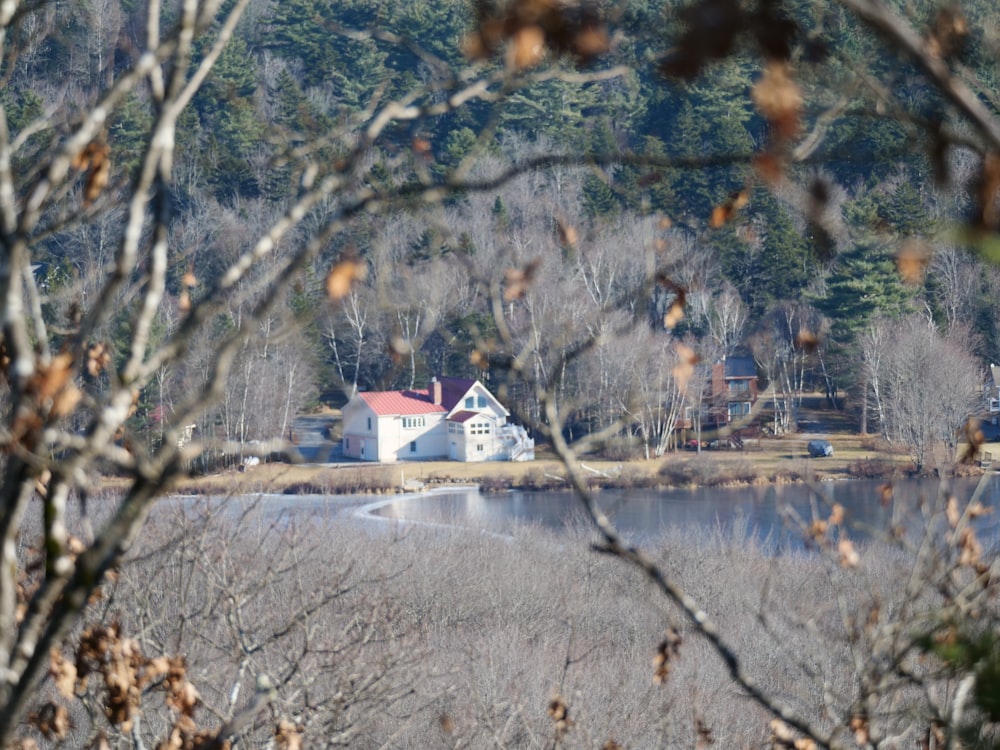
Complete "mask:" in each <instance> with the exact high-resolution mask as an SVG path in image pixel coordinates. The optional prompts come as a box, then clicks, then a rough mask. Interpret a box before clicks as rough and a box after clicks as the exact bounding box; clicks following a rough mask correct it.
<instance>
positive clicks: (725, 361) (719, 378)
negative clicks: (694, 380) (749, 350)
mask: <svg viewBox="0 0 1000 750" xmlns="http://www.w3.org/2000/svg"><path fill="white" fill-rule="evenodd" d="M699 376H700V377H702V378H704V379H705V385H706V387H705V390H704V397H703V399H702V401H701V403H700V404H695V405H692V406H689V407H687V409H686V410H685V413H684V418H683V419H679V420H678V421H677V429H678V430H691V429H699V428H700V429H703V430H715V429H718V428H719V427H723V426H725V425H727V424H730V423H732V422H734V421H738V420H740V419H744V418H746V417H749V416H750V413H751V411H752V409H753V405H754V404H755V403H756V402H757V365H756V364H755V363H754V361H753V358H752V357H723V358H722V359H720V360H719V361H718V362H716V363H715V364H713V365H712V366H711V367H708V366H703V367H700V368H699V369H698V374H696V376H695V377H699ZM699 412H700V414H701V424H700V425H698V424H697V423H696V417H697V415H698V413H699Z"/></svg>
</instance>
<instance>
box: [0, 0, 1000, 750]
mask: <svg viewBox="0 0 1000 750" xmlns="http://www.w3.org/2000/svg"><path fill="white" fill-rule="evenodd" d="M998 60H1000V38H998V28H997V12H996V10H995V8H994V7H993V6H992V5H991V4H990V3H988V2H987V1H986V0H978V2H974V1H971V0H970V2H967V3H965V4H964V5H963V6H962V7H959V6H958V5H950V4H949V5H943V6H940V7H938V6H936V5H934V4H932V3H930V2H928V1H925V0H917V1H916V2H905V3H904V2H899V3H897V4H896V5H894V6H890V5H888V4H886V3H885V2H883V0H746V1H745V2H744V1H741V0H693V1H691V2H686V3H683V4H678V5H676V6H666V5H656V4H652V3H647V2H643V0H622V1H621V2H603V3H599V2H595V3H593V4H589V3H580V2H561V1H559V0H509V1H507V2H495V3H494V2H486V1H485V0H484V1H483V2H476V3H472V4H470V5H464V4H460V3H457V2H448V1H447V0H442V1H440V2H438V1H437V0H435V1H434V2H430V1H427V2H419V0H414V1H408V0H398V2H397V1H393V0H390V1H389V2H375V1H374V0H371V1H370V2H364V3H362V2H351V1H350V0H347V1H345V2H320V1H319V0H273V2H270V1H267V0H88V1H86V2H61V1H57V0H52V1H48V0H41V2H34V0H3V1H2V2H0V82H2V86H0V336H2V338H0V677H2V679H0V747H2V748H4V750H6V749H7V748H18V749H20V750H31V749H32V748H39V747H46V748H48V747H73V748H76V747H92V748H144V747H157V748H173V749H176V750H183V749H185V748H219V749H221V748H228V747H232V746H236V745H237V744H238V745H239V746H240V747H244V746H245V747H249V748H271V747H279V748H286V749H288V750H291V749H292V748H299V747H314V746H316V747H337V746H341V747H398V746H413V747H418V746H419V747H434V746H438V745H440V746H448V747H458V746H468V747H478V746H480V745H486V744H490V745H495V746H497V747H517V748H523V747H539V748H541V747H552V748H554V747H598V746H603V747H605V748H608V749H609V750H611V748H618V747H622V746H627V747H647V746H662V747H682V746H694V747H700V748H704V747H706V746H708V745H710V744H712V743H713V742H714V741H715V738H716V737H717V738H718V746H720V747H721V746H727V747H728V746H738V747H762V748H763V747H768V748H775V749H776V750H777V749H783V750H788V749H789V748H797V749H799V750H805V749H807V748H831V749H832V748H837V749H842V748H845V749H846V748H866V749H869V748H870V749H874V748H880V749H885V750H889V749H890V748H897V747H924V748H928V749H930V748H951V749H953V750H954V749H956V748H959V747H964V748H973V747H982V748H986V747H996V746H997V738H998V737H1000V709H998V707H997V700H996V696H997V695H998V694H1000V688H998V682H1000V681H998V677H997V676H998V675H1000V648H998V645H997V642H996V641H997V638H996V633H997V632H998V630H997V623H1000V611H998V610H997V602H998V601H1000V588H998V586H1000V560H998V557H997V554H996V549H995V548H996V533H995V532H996V529H995V527H992V528H990V527H984V525H983V520H982V517H983V516H986V515H988V514H989V511H990V509H991V508H990V503H991V502H993V501H992V500H991V498H990V497H989V496H988V494H987V488H988V480H984V481H983V482H982V483H980V484H979V485H977V486H976V487H975V488H971V487H970V488H968V492H969V495H968V497H959V496H958V493H957V492H956V491H955V487H957V486H958V485H955V484H949V482H948V479H947V476H948V474H949V467H947V466H943V465H942V466H938V465H936V464H935V465H934V466H933V468H935V469H940V470H941V474H940V475H941V476H942V477H945V478H946V479H945V480H943V481H942V483H941V484H940V486H939V488H938V491H937V492H926V493H925V491H924V489H921V490H920V491H919V492H918V493H916V494H918V495H919V497H918V498H917V499H916V500H914V501H913V502H909V503H907V502H906V501H901V500H898V498H897V497H896V496H894V488H893V487H892V486H891V485H883V486H881V487H879V488H878V490H877V493H878V496H877V497H872V498H869V499H868V500H870V502H871V504H872V505H873V506H874V505H877V506H878V507H879V508H882V509H883V510H885V518H886V521H885V527H884V528H883V529H873V528H871V524H869V523H867V522H865V523H864V526H863V527H862V525H861V524H860V523H858V522H857V519H856V518H853V517H852V511H850V510H849V509H847V508H845V507H843V506H842V505H840V504H838V503H834V502H833V501H832V499H831V498H830V497H829V496H827V495H825V494H824V493H823V492H822V488H821V487H810V488H809V491H810V492H812V493H813V494H812V495H811V496H810V513H809V515H808V516H805V517H800V516H799V515H798V514H796V513H794V511H792V512H790V513H789V515H788V517H787V520H788V522H789V523H790V524H791V527H792V528H793V529H796V530H798V531H799V532H800V533H799V535H798V538H799V539H800V540H801V544H802V549H796V550H794V551H791V550H788V551H781V554H782V557H781V558H780V559H778V558H773V557H770V556H769V555H768V554H764V551H763V550H760V549H756V548H755V546H754V544H753V543H751V542H749V541H747V540H749V539H750V538H751V537H752V533H749V534H748V535H747V536H746V538H745V539H744V536H743V533H742V532H737V533H736V534H735V535H734V536H733V537H732V538H724V534H723V533H722V532H719V533H718V534H716V533H714V532H713V534H712V535H711V539H709V538H707V537H706V538H705V539H701V538H694V537H691V536H690V534H688V533H687V530H685V532H684V536H685V538H684V539H682V540H678V542H677V543H674V542H673V541H670V540H666V541H664V543H663V544H664V546H663V549H664V554H663V555H662V556H658V555H652V554H649V553H646V552H644V551H643V550H642V549H641V548H640V547H639V546H638V544H639V543H638V542H636V541H633V540H629V539H626V538H623V537H622V535H621V534H619V532H618V531H617V530H616V528H615V525H614V522H613V517H614V509H613V508H607V509H604V508H602V506H601V503H600V499H601V498H600V497H599V496H598V495H597V494H595V492H594V491H593V490H592V489H591V487H590V484H589V477H588V472H587V471H586V469H585V467H583V465H582V464H581V463H580V461H581V457H583V456H588V455H591V454H593V453H594V452H595V451H608V452H611V451H614V452H616V453H618V455H624V454H625V453H626V452H628V453H630V454H633V455H634V454H639V455H650V456H655V455H663V454H664V453H665V452H666V451H667V450H668V449H669V447H670V445H669V444H670V437H671V435H672V434H674V433H675V430H674V427H675V426H676V424H677V420H678V419H679V417H680V416H681V415H683V414H685V413H692V414H696V413H697V412H698V410H699V409H700V407H701V405H702V404H703V401H704V398H705V382H704V379H703V378H701V377H700V375H699V369H698V368H699V367H701V366H703V365H705V364H708V363H712V362H714V361H715V360H717V359H718V358H720V357H722V356H724V355H729V354H734V353H738V352H740V353H747V354H750V355H752V357H753V359H754V360H755V362H756V368H757V369H758V370H759V372H760V374H761V375H762V376H763V380H764V384H765V387H768V388H770V387H771V386H773V390H771V391H770V393H769V394H768V395H767V396H766V397H765V398H764V399H760V400H759V401H758V403H763V402H764V401H765V400H766V401H769V402H773V403H774V406H775V416H774V420H775V421H776V422H780V423H784V424H785V425H786V426H793V425H794V422H795V418H796V415H795V411H796V408H797V403H796V399H797V397H798V395H797V394H798V393H799V392H800V390H801V388H803V387H817V386H818V387H821V388H823V389H825V390H826V392H827V393H828V395H829V398H830V400H831V402H833V403H834V404H836V405H838V406H844V405H846V407H847V408H849V409H851V414H852V415H856V416H857V418H858V426H859V428H860V429H862V430H867V431H869V432H872V433H876V432H881V433H882V434H883V435H884V436H885V437H886V438H889V439H891V440H893V441H899V442H902V443H905V444H906V445H907V447H908V448H909V450H910V452H911V455H912V457H913V460H914V462H915V463H916V464H917V466H918V467H919V468H924V467H930V466H931V465H932V462H933V459H934V458H935V456H936V455H947V456H948V459H947V460H948V462H949V463H950V459H951V457H952V456H953V455H954V451H953V450H949V449H954V448H955V442H956V437H957V434H958V430H960V429H961V426H962V425H963V424H965V423H966V418H967V417H968V416H969V415H970V414H972V413H974V412H975V411H976V410H977V409H978V408H979V407H980V406H981V405H982V403H983V395H984V394H983V391H982V385H983V377H982V376H983V374H984V365H985V363H987V362H989V361H992V360H994V359H997V358H1000V355H998V349H1000V332H998V328H1000V323H998V319H997V317H998V316H997V307H996V300H997V299H998V291H1000V274H998V271H997V266H996V265H995V264H996V263H998V262H1000V241H998V239H997V238H998V237H1000V106H998V104H1000V97H998V89H997V65H998V62H997V61H998ZM748 369H749V368H748ZM440 373H445V374H449V375H465V376H469V375H477V376H480V377H482V378H484V379H488V381H489V386H490V390H491V391H492V392H493V393H496V394H497V395H498V397H499V398H500V399H501V400H503V401H504V403H507V404H510V405H511V406H512V407H514V409H515V412H516V415H517V417H519V418H520V419H522V420H523V421H525V422H526V423H528V424H529V426H530V427H531V429H532V430H533V431H534V432H535V434H536V435H537V436H538V437H539V438H541V439H542V440H544V441H546V442H548V444H549V446H550V447H551V449H552V451H553V452H554V453H555V454H556V455H557V456H558V458H559V459H560V461H561V465H562V470H563V471H564V475H565V478H566V480H567V482H569V483H570V484H571V485H572V487H573V489H574V491H575V497H576V498H577V499H578V500H579V501H580V502H579V507H580V508H581V510H582V512H583V515H584V517H585V519H586V529H585V531H584V532H583V534H584V535H585V537H586V539H585V540H584V538H583V535H581V538H580V541H579V543H576V542H575V541H574V539H573V538H569V537H565V538H560V539H558V540H557V539H555V538H553V537H549V536H540V537H537V541H535V542H533V541H531V538H529V537H527V536H522V538H521V539H517V538H515V537H511V538H506V537H505V538H503V539H496V538H492V537H487V536H485V535H484V536H479V535H476V536H475V537H473V536H472V535H469V536H461V539H462V540H464V541H466V542H470V544H459V543H457V542H458V540H459V539H460V535H459V533H458V532H457V531H455V530H453V529H442V528H439V527H434V528H433V529H428V530H427V532H428V533H427V534H426V535H424V534H414V535H412V536H409V537H408V538H405V537H406V535H402V536H403V537H404V538H400V536H399V535H396V534H392V533H390V534H381V533H373V534H372V535H369V534H368V532H369V531H370V530H371V527H370V526H368V525H364V526H362V525H358V524H356V523H355V520H354V517H353V516H352V518H351V520H350V521H347V520H346V519H345V518H344V516H343V515H340V511H341V510H343V506H340V507H339V508H336V507H334V506H335V505H336V504H335V503H329V504H324V506H323V510H322V515H321V516H319V515H318V516H316V517H312V516H308V517H307V516H305V515H301V516H300V515H295V513H298V511H299V510H300V509H301V508H302V507H303V506H304V505H305V504H308V503H309V502H310V501H309V500H306V499H304V498H295V499H293V500H290V501H289V503H288V504H287V506H285V505H283V504H276V503H274V502H272V500H273V498H271V499H268V496H267V495H266V494H263V495H262V497H260V498H257V499H255V500H252V501H250V504H245V503H242V502H239V501H235V502H234V501H233V500H232V499H231V498H225V499H220V498H215V499H212V500H206V499H204V498H191V497H183V498H174V499H173V500H169V499H167V500H165V501H164V497H165V496H168V495H170V494H171V493H172V492H174V491H175V490H176V489H177V488H178V486H179V484H180V482H182V481H183V480H184V479H185V478H186V477H187V476H189V475H190V474H191V472H192V471H195V470H201V469H205V468H209V467H210V468H212V469H215V468H218V467H220V466H225V465H226V464H227V462H233V463H235V462H236V461H238V460H239V458H240V457H241V456H243V455H245V454H246V453H247V452H248V451H249V452H253V453H256V454H265V455H266V454H268V453H270V452H271V451H272V450H279V451H280V450H288V451H291V446H290V445H289V443H288V441H286V440H284V439H283V438H284V437H285V436H286V435H287V434H288V428H289V425H290V424H291V420H292V418H293V417H294V415H295V414H296V413H299V412H301V411H302V410H304V409H307V408H309V407H311V406H314V405H316V404H317V403H318V402H319V400H320V399H321V398H330V399H336V400H340V401H342V400H343V399H344V398H346V397H347V396H349V395H350V394H352V393H353V392H354V391H355V390H356V389H358V388H375V387H391V386H410V385H414V386H417V385H423V384H424V382H425V381H426V379H427V378H429V377H430V376H431V375H432V374H440ZM776 426H777V427H779V428H780V427H781V424H778V425H776ZM965 437H966V438H967V440H966V441H965V445H966V447H967V448H968V450H967V451H966V452H965V453H966V455H965V457H966V458H967V459H973V458H975V453H976V449H977V448H980V447H981V445H982V435H981V434H978V433H977V432H976V431H975V429H973V428H971V427H970V428H967V430H966V432H965ZM268 439H273V440H271V441H270V442H256V441H260V440H264V441H266V440H268ZM939 448H944V449H945V450H942V451H936V449H939ZM946 451H947V453H946ZM702 458H704V457H694V459H695V461H694V462H695V463H697V465H699V467H700V469H699V470H701V471H704V472H706V473H707V472H711V471H712V464H711V462H708V461H704V462H702V461H699V460H698V459H702ZM807 460H808V461H812V459H802V461H807ZM816 460H822V459H816ZM678 463H679V461H677V458H676V456H673V455H670V456H667V457H666V458H665V459H663V461H662V464H663V465H664V466H665V467H667V468H668V469H669V468H673V467H676V465H677V464H678ZM230 465H231V464H230ZM376 468H378V467H376ZM398 468H399V467H391V468H386V469H385V472H386V473H385V474H384V475H382V476H381V477H379V478H378V479H377V482H378V485H379V486H389V485H391V484H393V483H395V482H396V479H395V478H392V479H388V478H386V477H388V472H391V473H392V474H396V471H397V470H398ZM418 468H419V467H418ZM405 470H406V469H405V467H404V471H405ZM345 473H346V472H345ZM801 474H802V475H806V474H808V468H803V470H802V472H801ZM229 476H230V475H227V474H222V477H223V479H222V480H221V481H227V480H228V478H229ZM358 476H359V477H361V478H364V477H366V476H368V475H363V474H361V473H360V472H359V474H358ZM250 481H255V480H254V479H252V478H251V480H250ZM359 481H362V480H359ZM363 481H371V480H367V479H363ZM112 485H113V486H112ZM269 489H270V488H268V487H264V486H262V487H260V490H261V493H267V492H268V490H269ZM761 489H762V490H764V489H766V491H767V492H776V488H761ZM233 491H234V492H235V491H239V490H235V489H234V490H233ZM481 501H482V503H483V504H484V506H485V505H486V504H488V503H489V502H492V498H485V497H484V498H482V499H481ZM348 502H350V501H348ZM255 503H256V504H257V508H256V510H255V509H254V508H253V507H251V505H253V504H255ZM993 504H994V505H995V502H993ZM285 507H288V508H294V511H295V513H293V515H291V516H289V515H287V514H286V513H285V510H284V508H285ZM315 507H319V506H318V505H317V506H315ZM257 511H259V513H258V512H257ZM147 522H148V523H147ZM342 522H344V523H342ZM859 530H861V531H863V532H864V535H865V536H864V538H865V539H869V540H871V541H870V543H869V542H864V543H862V541H861V540H862V537H861V536H859V535H858V533H857V532H858V531H859ZM984 531H985V532H986V533H982V532H984ZM880 532H881V533H880ZM593 550H597V551H599V552H601V553H603V554H602V555H600V556H597V555H595V554H592V551H593ZM785 552H788V554H785ZM800 553H801V556H800ZM806 555H808V560H807V562H804V561H806V557H805V556H806ZM622 562H624V563H625V565H624V566H622V565H619V563H622ZM605 563H609V564H607V565H605ZM624 568H627V569H628V570H631V571H634V572H636V573H638V574H639V577H640V578H641V579H642V580H641V583H638V584H637V585H636V586H634V587H632V586H623V581H622V578H621V574H620V570H621V569H624ZM651 594H652V595H651ZM591 605H594V606H591ZM647 615H648V617H647ZM609 636H613V637H609ZM657 643H659V645H657ZM525 644H527V648H526V646H525ZM650 662H652V668H651V667H650ZM707 665H712V666H711V667H710V668H706V666H707ZM592 675H596V677H592ZM251 684H252V685H254V688H252V689H251V688H250V687H249V686H250V685H251ZM545 700H548V701H549V702H548V704H547V705H548V713H547V715H546V714H545V713H544V712H545V704H544V702H545ZM588 714H589V718H588ZM431 734H433V737H431Z"/></svg>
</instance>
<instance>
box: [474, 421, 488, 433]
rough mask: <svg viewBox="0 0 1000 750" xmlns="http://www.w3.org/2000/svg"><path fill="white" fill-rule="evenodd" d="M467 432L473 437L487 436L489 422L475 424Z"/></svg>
mask: <svg viewBox="0 0 1000 750" xmlns="http://www.w3.org/2000/svg"><path fill="white" fill-rule="evenodd" d="M469 432H470V433H471V434H473V435H489V434H490V423H489V422H477V423H475V424H473V425H472V426H471V427H470V428H469Z"/></svg>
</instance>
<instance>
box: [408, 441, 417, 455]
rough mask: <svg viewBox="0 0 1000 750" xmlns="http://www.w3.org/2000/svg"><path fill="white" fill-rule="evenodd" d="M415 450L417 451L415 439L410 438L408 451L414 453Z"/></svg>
mask: <svg viewBox="0 0 1000 750" xmlns="http://www.w3.org/2000/svg"><path fill="white" fill-rule="evenodd" d="M416 452H417V441H416V440H411V441H410V453H416Z"/></svg>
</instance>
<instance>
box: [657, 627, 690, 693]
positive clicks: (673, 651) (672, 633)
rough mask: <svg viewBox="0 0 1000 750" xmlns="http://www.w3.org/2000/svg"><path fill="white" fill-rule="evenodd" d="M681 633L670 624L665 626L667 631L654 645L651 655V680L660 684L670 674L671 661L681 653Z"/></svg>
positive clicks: (675, 659)
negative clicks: (654, 648) (653, 652)
mask: <svg viewBox="0 0 1000 750" xmlns="http://www.w3.org/2000/svg"><path fill="white" fill-rule="evenodd" d="M683 640H684V639H683V638H681V634H680V633H678V632H677V629H676V628H675V627H674V626H673V625H671V626H670V627H669V628H667V633H666V635H665V636H664V637H663V640H662V641H660V644H659V645H658V646H657V647H656V654H655V655H654V656H653V682H654V683H656V684H657V685H662V684H663V683H664V682H666V681H667V678H668V677H669V676H670V670H671V669H672V668H673V663H674V662H675V661H677V659H678V658H679V657H680V655H681V643H683Z"/></svg>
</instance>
